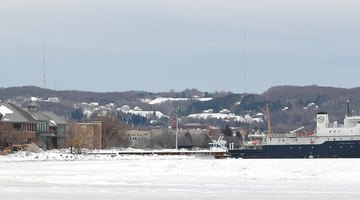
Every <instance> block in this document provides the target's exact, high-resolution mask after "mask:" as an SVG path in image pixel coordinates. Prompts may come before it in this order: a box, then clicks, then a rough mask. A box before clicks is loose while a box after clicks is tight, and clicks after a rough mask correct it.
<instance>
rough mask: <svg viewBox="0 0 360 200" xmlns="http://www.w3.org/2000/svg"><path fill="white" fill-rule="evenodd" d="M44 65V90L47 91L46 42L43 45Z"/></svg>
mask: <svg viewBox="0 0 360 200" xmlns="http://www.w3.org/2000/svg"><path fill="white" fill-rule="evenodd" d="M43 65H44V89H45V84H46V60H45V42H44V43H43Z"/></svg>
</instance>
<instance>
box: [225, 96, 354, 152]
mask: <svg viewBox="0 0 360 200" xmlns="http://www.w3.org/2000/svg"><path fill="white" fill-rule="evenodd" d="M302 129H303V127H301V128H299V129H297V130H294V131H290V132H289V133H285V134H273V133H271V132H270V133H267V134H252V135H249V139H248V141H245V142H243V144H242V145H241V147H240V148H237V149H229V155H230V157H232V158H360V116H353V115H352V114H351V113H350V109H349V101H347V103H346V115H345V118H344V123H343V124H340V123H338V122H337V121H332V122H330V121H329V114H328V113H327V112H318V113H317V115H316V128H315V130H313V131H310V132H306V131H303V130H302Z"/></svg>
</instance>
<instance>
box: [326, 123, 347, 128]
mask: <svg viewBox="0 0 360 200" xmlns="http://www.w3.org/2000/svg"><path fill="white" fill-rule="evenodd" d="M325 127H326V128H344V124H334V123H330V124H327V125H326V126H325Z"/></svg>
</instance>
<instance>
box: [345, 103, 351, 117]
mask: <svg viewBox="0 0 360 200" xmlns="http://www.w3.org/2000/svg"><path fill="white" fill-rule="evenodd" d="M346 117H351V111H350V101H349V100H346Z"/></svg>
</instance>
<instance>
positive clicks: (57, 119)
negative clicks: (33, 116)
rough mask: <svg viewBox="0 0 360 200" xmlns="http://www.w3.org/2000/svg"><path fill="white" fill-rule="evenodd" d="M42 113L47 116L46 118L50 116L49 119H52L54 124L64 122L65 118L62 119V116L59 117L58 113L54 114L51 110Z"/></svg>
mask: <svg viewBox="0 0 360 200" xmlns="http://www.w3.org/2000/svg"><path fill="white" fill-rule="evenodd" d="M42 114H43V115H45V116H47V117H48V118H50V119H51V120H54V122H55V123H56V124H66V123H67V122H66V120H64V119H63V118H61V117H59V116H58V115H56V114H55V113H53V112H42Z"/></svg>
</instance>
